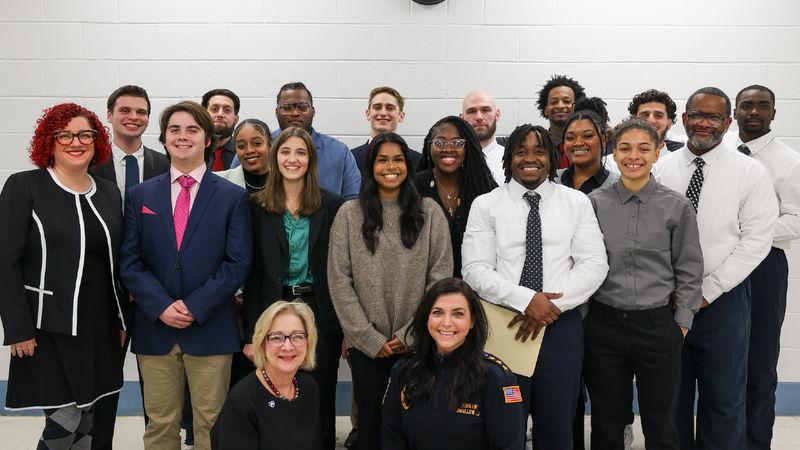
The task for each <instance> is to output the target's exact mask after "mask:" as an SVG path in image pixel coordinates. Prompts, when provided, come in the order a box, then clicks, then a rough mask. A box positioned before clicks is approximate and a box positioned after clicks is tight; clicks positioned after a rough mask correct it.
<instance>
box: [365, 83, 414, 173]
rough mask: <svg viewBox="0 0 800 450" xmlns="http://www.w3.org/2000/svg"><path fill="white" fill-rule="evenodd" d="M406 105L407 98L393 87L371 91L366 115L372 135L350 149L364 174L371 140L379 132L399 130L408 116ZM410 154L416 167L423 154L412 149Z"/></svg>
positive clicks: (379, 87) (381, 87) (380, 87)
mask: <svg viewBox="0 0 800 450" xmlns="http://www.w3.org/2000/svg"><path fill="white" fill-rule="evenodd" d="M404 105H405V99H403V96H402V95H400V93H399V92H397V90H396V89H394V88H392V87H389V86H378V87H376V88H375V89H373V90H372V92H370V93H369V102H367V112H366V113H365V115H366V117H367V122H369V127H370V137H369V139H367V142H366V143H364V144H361V145H359V146H358V147H356V148H353V149H350V152H351V153H353V157H354V158H355V159H356V164H357V165H358V170H359V172H361V173H362V174H363V173H364V161H366V160H367V152H368V151H369V143H370V141H371V140H372V139H373V138H375V136H377V135H378V134H379V133H385V132H388V131H391V132H392V133H396V132H397V126H398V125H399V124H400V123H402V122H403V120H405V118H406V113H405V112H404V111H403V106H404ZM410 155H411V165H412V166H414V168H416V167H417V164H419V160H420V158H421V157H422V155H421V154H420V153H419V152H418V151H416V150H412V151H411V153H410Z"/></svg>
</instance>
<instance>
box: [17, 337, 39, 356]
mask: <svg viewBox="0 0 800 450" xmlns="http://www.w3.org/2000/svg"><path fill="white" fill-rule="evenodd" d="M35 349H36V338H33V339H28V340H27V341H22V342H17V343H16V344H11V356H19V357H20V358H22V357H23V356H33V352H34V351H35Z"/></svg>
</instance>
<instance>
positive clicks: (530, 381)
mask: <svg viewBox="0 0 800 450" xmlns="http://www.w3.org/2000/svg"><path fill="white" fill-rule="evenodd" d="M557 163H558V157H557V155H556V150H555V148H554V146H553V144H552V143H551V141H550V138H549V136H548V132H547V131H546V130H545V129H544V128H542V127H540V126H535V127H534V126H532V125H522V126H520V127H517V129H516V130H514V132H513V133H511V136H509V138H508V141H507V143H506V148H505V154H504V157H503V166H504V169H505V173H506V176H508V177H510V178H511V180H510V181H509V182H508V183H505V184H503V185H502V186H500V187H499V188H497V189H495V190H493V191H492V192H490V193H488V194H484V195H482V196H480V197H478V198H477V199H475V201H474V202H473V204H472V208H471V211H470V214H469V220H468V222H467V229H466V232H465V233H464V243H463V246H462V252H463V266H462V274H463V276H464V280H465V281H467V282H468V283H469V284H470V285H471V286H472V287H473V288H475V290H476V291H477V292H478V294H480V296H481V297H482V298H484V299H485V300H488V301H490V302H492V303H496V304H498V305H502V306H504V307H507V308H510V309H512V310H515V311H517V312H518V314H517V316H516V317H515V318H514V320H512V322H511V324H509V325H512V324H513V325H516V324H517V323H519V324H520V328H519V331H518V333H517V336H516V338H517V339H523V340H525V339H526V338H527V337H528V336H530V335H534V336H535V334H536V333H538V331H539V330H540V329H541V327H542V326H544V325H547V328H546V329H545V332H544V333H545V334H544V338H543V342H542V347H541V351H540V353H539V359H538V361H537V363H536V366H535V373H534V374H533V376H532V377H531V378H528V377H530V376H531V374H518V375H519V376H520V377H519V378H520V388H521V390H522V393H523V399H524V402H525V404H526V405H525V406H526V411H530V412H531V413H532V414H533V417H534V419H533V434H534V440H535V442H534V448H537V449H539V448H541V449H571V448H572V447H573V442H572V422H573V419H574V417H575V409H576V405H577V402H578V392H579V389H580V377H581V368H582V365H583V324H582V318H581V313H580V311H579V310H578V307H579V306H580V305H582V304H583V303H585V302H586V301H587V300H588V299H589V297H590V296H591V295H592V293H594V291H595V290H597V288H598V287H599V286H600V285H601V284H602V282H603V279H604V278H605V276H606V273H607V272H608V261H607V259H606V252H605V246H604V244H603V235H602V234H601V232H600V227H599V226H598V224H597V219H596V218H595V215H594V211H593V210H592V205H591V203H590V202H589V198H588V197H586V196H585V195H584V194H582V193H581V192H579V191H576V190H573V189H570V188H567V187H564V186H561V185H558V184H555V183H553V181H552V180H553V178H554V177H555V169H556V165H557Z"/></svg>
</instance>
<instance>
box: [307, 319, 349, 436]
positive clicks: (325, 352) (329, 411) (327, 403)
mask: <svg viewBox="0 0 800 450" xmlns="http://www.w3.org/2000/svg"><path fill="white" fill-rule="evenodd" d="M318 336H319V339H318V340H317V365H316V367H315V368H314V370H313V371H311V376H312V377H314V380H315V381H316V382H317V385H319V401H320V404H319V412H320V415H319V417H320V421H321V423H322V448H323V449H324V450H333V449H334V448H335V447H336V383H337V381H338V378H339V359H340V358H341V355H342V334H341V333H329V332H324V331H319V333H318Z"/></svg>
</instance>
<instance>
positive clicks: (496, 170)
mask: <svg viewBox="0 0 800 450" xmlns="http://www.w3.org/2000/svg"><path fill="white" fill-rule="evenodd" d="M459 116H460V117H461V118H462V119H464V120H466V121H467V123H469V124H470V125H471V126H472V129H473V130H475V134H476V135H478V140H479V141H481V148H482V149H483V156H484V157H485V158H486V165H487V166H489V170H491V171H492V176H493V177H494V181H495V182H497V185H498V186H502V185H503V183H505V181H506V174H505V172H504V171H503V152H504V151H505V149H504V148H503V146H502V145H500V144H499V143H498V142H497V141H496V140H495V137H494V134H495V132H496V131H497V121H498V119H500V109H499V108H498V107H497V104H496V103H495V102H494V97H492V96H491V94H489V93H488V92H485V91H481V90H476V91H472V92H470V93H469V94H467V95H466V97H464V101H463V102H462V103H461V114H459Z"/></svg>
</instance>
